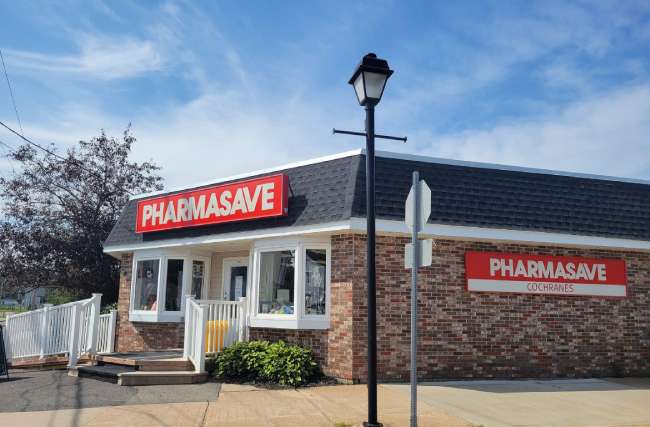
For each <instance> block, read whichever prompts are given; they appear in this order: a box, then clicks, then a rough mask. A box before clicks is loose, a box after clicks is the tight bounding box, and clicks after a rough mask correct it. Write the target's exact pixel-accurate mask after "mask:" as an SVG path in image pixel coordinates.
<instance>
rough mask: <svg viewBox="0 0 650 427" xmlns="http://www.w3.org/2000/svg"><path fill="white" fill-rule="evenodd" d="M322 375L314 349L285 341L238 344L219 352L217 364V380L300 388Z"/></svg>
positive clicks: (215, 373)
mask: <svg viewBox="0 0 650 427" xmlns="http://www.w3.org/2000/svg"><path fill="white" fill-rule="evenodd" d="M318 373H319V370H318V364H317V363H316V362H315V361H314V357H313V354H312V352H311V350H309V349H307V348H304V347H301V346H298V345H288V344H285V343H284V342H283V341H278V342H276V343H273V344H271V343H269V342H268V341H249V342H241V343H236V344H234V345H232V346H230V347H228V348H225V349H224V350H222V351H221V353H219V354H218V355H217V357H216V359H215V362H214V376H215V377H216V378H217V379H228V380H237V381H258V382H272V383H277V384H281V385H285V386H292V387H297V386H299V385H302V384H305V383H307V382H309V381H310V380H312V379H313V378H314V377H315V376H317V374H318Z"/></svg>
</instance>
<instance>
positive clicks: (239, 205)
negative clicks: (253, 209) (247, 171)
mask: <svg viewBox="0 0 650 427" xmlns="http://www.w3.org/2000/svg"><path fill="white" fill-rule="evenodd" d="M242 193H243V192H242V189H241V188H238V189H237V191H236V192H235V197H234V198H233V201H232V208H231V209H230V214H231V215H234V214H235V213H236V212H237V211H241V212H242V213H246V212H247V210H246V201H245V200H244V195H243V194H242Z"/></svg>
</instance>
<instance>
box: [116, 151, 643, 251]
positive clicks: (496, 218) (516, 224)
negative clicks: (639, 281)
mask: <svg viewBox="0 0 650 427" xmlns="http://www.w3.org/2000/svg"><path fill="white" fill-rule="evenodd" d="M413 170H418V171H419V172H420V176H421V178H422V179H424V180H426V181H427V183H428V184H429V186H430V187H431V190H432V202H431V203H432V209H431V217H430V218H429V222H430V223H437V224H449V225H468V226H477V227H495V228H505V229H514V230H531V231H549V232H559V233H567V234H579V235H591V236H603V237H617V238H628V239H636V240H650V213H649V212H650V185H648V184H642V183H632V182H623V181H618V180H610V179H596V178H585V177H576V176H567V175H561V174H549V173H541V172H524V171H517V170H507V169H497V168H493V167H487V166H479V165H459V164H447V163H444V162H431V161H420V160H405V159H399V158H392V157H377V161H376V171H375V174H376V203H377V218H380V219H388V220H400V221H401V220H403V219H404V201H405V199H406V195H407V193H408V190H409V187H410V184H411V172H412V171H413ZM281 172H284V173H286V174H287V175H288V176H289V183H290V193H289V213H288V215H287V216H284V217H279V218H270V219H263V220H254V221H244V222H239V223H227V224H215V225H208V226H200V227H195V228H185V229H176V230H168V231H161V232H154V233H145V234H136V233H135V231H134V228H135V214H136V205H137V200H131V201H130V202H129V204H128V205H127V206H126V207H125V208H124V211H123V212H122V215H121V217H120V219H119V221H118V222H117V224H116V225H115V227H114V228H113V230H112V231H111V233H110V235H109V237H108V239H107V240H106V242H105V247H111V246H126V245H131V244H136V243H141V242H148V241H155V240H164V239H174V238H183V237H197V236H205V235H214V234H220V233H231V232H238V231H250V230H256V229H268V228H274V227H287V226H298V225H311V224H320V223H327V222H333V221H340V220H346V219H349V218H351V217H365V156H364V155H363V154H358V155H350V156H348V157H343V158H338V159H334V160H327V161H322V162H319V163H313V164H308V165H303V166H297V167H292V168H289V169H285V170H282V171H281ZM194 188H199V187H192V188H188V189H186V190H189V189H194Z"/></svg>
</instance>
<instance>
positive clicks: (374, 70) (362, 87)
mask: <svg viewBox="0 0 650 427" xmlns="http://www.w3.org/2000/svg"><path fill="white" fill-rule="evenodd" d="M391 74H393V70H391V69H390V68H388V62H387V61H385V60H383V59H379V58H377V55H375V54H374V53H369V54H367V55H366V56H364V57H363V59H362V60H361V63H360V64H359V66H358V67H357V69H356V70H355V71H354V74H353V75H352V77H351V78H350V81H349V82H348V83H349V84H351V85H352V86H353V87H354V91H355V93H356V94H357V99H358V101H359V105H361V106H363V107H365V108H366V217H367V221H366V222H367V224H366V227H367V240H368V249H367V259H366V263H367V276H368V277H367V281H368V421H366V422H364V423H363V425H364V426H365V427H377V426H381V424H380V423H379V422H378V421H377V304H376V300H377V296H376V291H377V286H376V275H375V106H376V105H377V104H378V103H379V101H380V100H381V96H382V94H383V93H384V88H385V87H386V81H387V80H388V78H389V77H390V75H391Z"/></svg>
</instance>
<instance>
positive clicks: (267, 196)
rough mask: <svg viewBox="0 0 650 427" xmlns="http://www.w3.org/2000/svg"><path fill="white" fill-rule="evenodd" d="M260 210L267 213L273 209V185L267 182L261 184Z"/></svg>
mask: <svg viewBox="0 0 650 427" xmlns="http://www.w3.org/2000/svg"><path fill="white" fill-rule="evenodd" d="M261 187H262V210H263V211H268V210H270V209H273V189H274V187H275V184H274V183H273V182H267V183H266V184H262V185H261Z"/></svg>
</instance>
